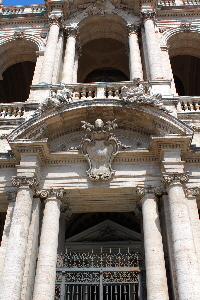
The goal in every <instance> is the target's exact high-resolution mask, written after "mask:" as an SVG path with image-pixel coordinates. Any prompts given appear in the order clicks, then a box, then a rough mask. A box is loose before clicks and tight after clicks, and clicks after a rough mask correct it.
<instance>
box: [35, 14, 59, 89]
mask: <svg viewBox="0 0 200 300" xmlns="http://www.w3.org/2000/svg"><path fill="white" fill-rule="evenodd" d="M61 19H62V14H61V13H60V14H52V15H50V17H49V22H50V30H49V35H48V40H47V45H46V50H45V53H44V60H43V65H42V70H41V76H40V83H45V84H51V83H52V75H53V69H54V62H55V57H56V49H57V42H58V37H59V30H60V25H61Z"/></svg>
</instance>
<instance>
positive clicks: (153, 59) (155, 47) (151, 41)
mask: <svg viewBox="0 0 200 300" xmlns="http://www.w3.org/2000/svg"><path fill="white" fill-rule="evenodd" d="M141 18H142V20H143V23H144V29H145V41H146V47H147V55H148V63H149V72H150V77H151V78H150V80H156V79H163V71H162V65H161V60H160V57H161V51H160V49H159V43H158V41H157V36H156V33H155V26H154V18H155V12H154V11H142V12H141Z"/></svg>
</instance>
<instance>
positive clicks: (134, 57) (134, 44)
mask: <svg viewBox="0 0 200 300" xmlns="http://www.w3.org/2000/svg"><path fill="white" fill-rule="evenodd" d="M138 30H139V26H138V25H134V24H129V25H127V31H128V38H129V50H130V51H129V69H130V80H133V79H134V78H140V80H143V71H142V62H141V56H140V48H139V43H138Z"/></svg>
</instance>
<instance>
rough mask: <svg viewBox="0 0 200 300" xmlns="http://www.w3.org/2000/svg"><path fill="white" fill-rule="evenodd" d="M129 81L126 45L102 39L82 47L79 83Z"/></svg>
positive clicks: (113, 40) (109, 39)
mask: <svg viewBox="0 0 200 300" xmlns="http://www.w3.org/2000/svg"><path fill="white" fill-rule="evenodd" d="M125 80H129V61H128V56H127V55H126V47H125V44H124V43H122V42H121V41H118V40H115V39H111V38H100V39H96V40H92V41H90V42H88V43H86V44H85V45H84V46H83V47H82V56H81V58H80V59H79V67H78V82H95V81H96V82H97V81H104V82H106V81H125Z"/></svg>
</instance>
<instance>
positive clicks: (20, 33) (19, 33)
mask: <svg viewBox="0 0 200 300" xmlns="http://www.w3.org/2000/svg"><path fill="white" fill-rule="evenodd" d="M14 38H15V39H17V40H20V39H23V38H24V31H22V30H18V31H15V32H14Z"/></svg>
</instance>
